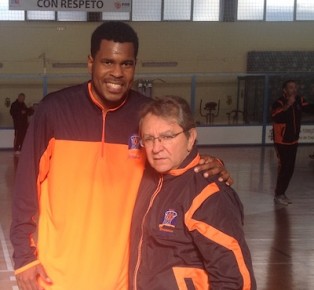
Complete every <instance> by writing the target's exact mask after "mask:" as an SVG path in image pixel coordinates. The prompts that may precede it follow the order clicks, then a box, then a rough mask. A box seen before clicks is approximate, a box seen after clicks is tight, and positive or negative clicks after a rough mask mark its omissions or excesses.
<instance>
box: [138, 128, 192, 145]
mask: <svg viewBox="0 0 314 290" xmlns="http://www.w3.org/2000/svg"><path fill="white" fill-rule="evenodd" d="M186 131H188V130H183V131H181V132H179V133H176V134H170V133H169V134H161V135H159V136H158V137H154V136H146V137H144V138H142V139H141V140H140V145H141V146H142V147H153V146H154V143H155V140H158V141H159V143H160V144H161V145H168V144H171V142H172V141H173V139H174V138H176V137H177V136H179V135H180V134H182V133H185V132H186Z"/></svg>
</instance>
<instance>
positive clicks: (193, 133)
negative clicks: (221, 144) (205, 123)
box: [187, 128, 197, 152]
mask: <svg viewBox="0 0 314 290" xmlns="http://www.w3.org/2000/svg"><path fill="white" fill-rule="evenodd" d="M189 133H190V137H189V140H188V148H187V149H188V151H189V152H190V151H191V150H192V148H193V146H194V144H195V142H196V138H197V131H196V128H192V129H190V130H189Z"/></svg>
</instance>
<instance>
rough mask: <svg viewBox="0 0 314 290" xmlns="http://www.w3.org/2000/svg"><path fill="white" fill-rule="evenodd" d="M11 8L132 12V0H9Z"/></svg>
mask: <svg viewBox="0 0 314 290" xmlns="http://www.w3.org/2000/svg"><path fill="white" fill-rule="evenodd" d="M9 9H10V10H40V11H88V12H130V11H131V0H9Z"/></svg>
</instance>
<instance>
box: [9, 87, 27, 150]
mask: <svg viewBox="0 0 314 290" xmlns="http://www.w3.org/2000/svg"><path fill="white" fill-rule="evenodd" d="M10 114H11V116H12V118H13V124H14V151H15V153H16V154H19V153H20V151H21V148H22V144H23V141H24V137H25V134H26V130H27V127H28V116H30V115H32V114H33V109H32V108H28V107H27V106H26V104H25V94H24V93H20V94H19V95H18V97H17V99H16V100H15V101H14V102H13V103H12V105H11V108H10Z"/></svg>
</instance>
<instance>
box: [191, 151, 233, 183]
mask: <svg viewBox="0 0 314 290" xmlns="http://www.w3.org/2000/svg"><path fill="white" fill-rule="evenodd" d="M194 171H195V172H202V171H203V175H204V177H206V178H207V177H209V176H212V175H216V174H219V179H218V180H219V181H221V182H225V183H226V184H227V185H229V186H230V185H232V184H233V179H232V178H231V177H230V174H229V172H228V171H227V170H226V168H225V166H224V165H223V163H222V162H221V161H220V160H219V159H217V158H216V157H212V156H209V155H202V156H201V160H200V163H199V165H198V166H196V167H195V168H194Z"/></svg>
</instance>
